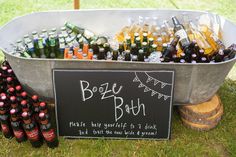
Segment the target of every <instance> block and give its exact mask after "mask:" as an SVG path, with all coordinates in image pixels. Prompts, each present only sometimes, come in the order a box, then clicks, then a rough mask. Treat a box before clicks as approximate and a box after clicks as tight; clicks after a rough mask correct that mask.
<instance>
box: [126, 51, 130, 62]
mask: <svg viewBox="0 0 236 157" xmlns="http://www.w3.org/2000/svg"><path fill="white" fill-rule="evenodd" d="M125 61H131V55H130V50H125Z"/></svg>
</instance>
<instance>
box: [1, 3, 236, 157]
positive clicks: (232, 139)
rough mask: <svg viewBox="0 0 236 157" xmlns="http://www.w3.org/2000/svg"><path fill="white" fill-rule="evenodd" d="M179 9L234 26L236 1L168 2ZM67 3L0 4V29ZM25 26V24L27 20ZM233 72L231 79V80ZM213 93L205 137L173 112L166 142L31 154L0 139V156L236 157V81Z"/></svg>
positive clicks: (88, 143) (89, 143)
mask: <svg viewBox="0 0 236 157" xmlns="http://www.w3.org/2000/svg"><path fill="white" fill-rule="evenodd" d="M172 1H173V2H174V3H175V4H176V5H177V6H178V7H179V8H180V9H196V10H209V11H211V12H215V13H218V14H220V15H223V16H225V17H227V18H228V19H230V20H232V21H234V22H235V23H236V2H235V0H214V1H212V0H201V1H198V0H191V1H190V0H172ZM72 2H73V1H72V0H0V26H1V25H3V24H4V23H6V22H7V21H9V20H11V19H12V18H14V17H16V16H20V15H24V14H27V13H30V12H35V11H43V10H60V9H73V3H72ZM124 7H126V8H127V7H132V8H142V7H147V8H171V9H174V8H175V7H174V5H173V3H171V2H170V1H168V0H162V1H160V0H142V1H141V0H119V1H118V0H89V1H88V0H87V1H86V0H81V8H82V9H85V8H124ZM29 24H30V21H29ZM235 71H236V68H235V70H234V71H232V72H231V75H230V76H233V75H234V76H235V74H233V73H235ZM218 94H219V95H220V97H221V99H222V103H223V104H224V116H223V119H222V120H221V122H220V124H219V125H218V126H217V127H216V128H215V129H213V130H211V131H208V132H197V131H193V130H191V129H188V128H186V127H184V126H183V125H182V123H181V120H180V117H179V115H178V114H177V112H176V110H175V112H174V116H173V122H172V139H171V140H170V141H148V140H105V139H99V140H89V139H88V140H85V139H83V140H68V139H63V138H60V147H59V148H57V149H54V150H52V149H49V148H47V147H46V145H44V146H43V147H41V148H40V149H34V148H32V147H31V146H30V143H29V142H26V143H22V144H18V143H17V142H16V141H15V139H11V140H8V139H5V138H4V137H3V136H2V135H1V134H0V156H1V157H4V156H12V157H15V156H50V157H51V156H69V157H72V156H102V157H103V156H114V157H115V156H122V157H123V156H134V157H136V156H180V157H182V156H212V157H216V156H236V112H235V111H236V82H234V81H231V80H226V81H225V83H224V84H223V85H222V86H221V88H220V90H219V92H218Z"/></svg>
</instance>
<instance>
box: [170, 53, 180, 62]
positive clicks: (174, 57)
mask: <svg viewBox="0 0 236 157" xmlns="http://www.w3.org/2000/svg"><path fill="white" fill-rule="evenodd" d="M172 59H173V61H174V62H175V63H179V62H180V58H179V57H178V56H177V55H176V54H174V55H173V56H172Z"/></svg>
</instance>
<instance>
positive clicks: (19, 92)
mask: <svg viewBox="0 0 236 157" xmlns="http://www.w3.org/2000/svg"><path fill="white" fill-rule="evenodd" d="M15 89H16V96H17V97H20V96H21V93H22V92H23V89H22V87H21V85H18V86H16V87H15Z"/></svg>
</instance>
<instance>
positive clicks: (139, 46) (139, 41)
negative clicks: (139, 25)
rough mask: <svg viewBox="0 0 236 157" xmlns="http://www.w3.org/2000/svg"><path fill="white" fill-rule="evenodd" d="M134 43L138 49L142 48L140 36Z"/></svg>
mask: <svg viewBox="0 0 236 157" xmlns="http://www.w3.org/2000/svg"><path fill="white" fill-rule="evenodd" d="M135 44H136V46H137V48H138V50H140V49H141V48H142V45H141V39H140V37H138V38H136V39H135Z"/></svg>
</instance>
